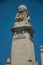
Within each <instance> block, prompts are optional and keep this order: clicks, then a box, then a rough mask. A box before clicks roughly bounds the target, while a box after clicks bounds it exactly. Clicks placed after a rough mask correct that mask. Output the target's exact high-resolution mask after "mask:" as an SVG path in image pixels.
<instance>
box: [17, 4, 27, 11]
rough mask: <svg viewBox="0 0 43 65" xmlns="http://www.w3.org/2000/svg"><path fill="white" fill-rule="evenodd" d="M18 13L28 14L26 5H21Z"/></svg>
mask: <svg viewBox="0 0 43 65" xmlns="http://www.w3.org/2000/svg"><path fill="white" fill-rule="evenodd" d="M18 11H19V12H23V11H26V12H27V7H26V6H25V5H20V6H19V7H18Z"/></svg>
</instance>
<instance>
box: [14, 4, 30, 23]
mask: <svg viewBox="0 0 43 65" xmlns="http://www.w3.org/2000/svg"><path fill="white" fill-rule="evenodd" d="M26 20H28V21H29V20H30V16H29V14H28V11H27V7H26V6H25V5H20V6H19V7H18V13H17V15H16V17H15V21H16V22H19V21H26Z"/></svg>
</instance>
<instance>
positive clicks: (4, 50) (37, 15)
mask: <svg viewBox="0 0 43 65" xmlns="http://www.w3.org/2000/svg"><path fill="white" fill-rule="evenodd" d="M20 4H24V5H26V6H27V8H28V11H29V13H30V18H31V19H30V23H31V25H32V28H33V29H34V31H35V33H34V35H33V39H34V48H35V58H36V61H38V63H39V65H41V60H40V45H43V1H42V0H0V65H4V64H5V63H6V60H7V58H8V57H10V54H11V45H12V32H11V31H10V29H11V27H12V26H13V24H14V17H15V16H16V13H17V12H18V9H17V8H18V6H19V5H20Z"/></svg>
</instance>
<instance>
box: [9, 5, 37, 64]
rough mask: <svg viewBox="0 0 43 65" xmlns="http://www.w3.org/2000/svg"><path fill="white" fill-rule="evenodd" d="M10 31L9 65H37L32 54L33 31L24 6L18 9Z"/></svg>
mask: <svg viewBox="0 0 43 65" xmlns="http://www.w3.org/2000/svg"><path fill="white" fill-rule="evenodd" d="M14 21H15V22H14V26H13V27H12V28H11V31H12V48H11V60H10V61H11V62H10V64H11V65H38V63H37V62H36V61H35V53H34V41H33V34H34V30H33V29H32V27H31V24H30V15H29V13H28V10H27V7H26V6H25V5H20V6H19V7H18V13H17V15H16V17H15V19H14Z"/></svg>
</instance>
